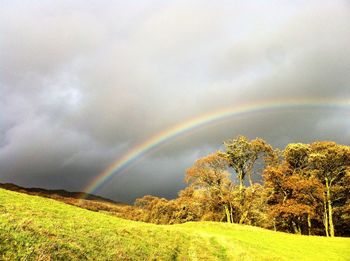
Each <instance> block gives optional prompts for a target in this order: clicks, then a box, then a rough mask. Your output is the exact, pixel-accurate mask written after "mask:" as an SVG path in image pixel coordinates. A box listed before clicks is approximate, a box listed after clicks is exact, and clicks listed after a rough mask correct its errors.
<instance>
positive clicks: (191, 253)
mask: <svg viewBox="0 0 350 261" xmlns="http://www.w3.org/2000/svg"><path fill="white" fill-rule="evenodd" d="M0 260H350V238H323V237H307V236H297V235H290V234H285V233H279V232H273V231H268V230H264V229H260V228H256V227H250V226H240V225H231V224H225V223H214V222H191V223H186V224H182V225H172V226H170V225H169V226H165V225H153V224H146V223H142V222H134V221H129V220H123V219H120V218H116V217H114V216H111V215H108V214H104V213H98V212H92V211H89V210H85V209H81V208H77V207H74V206H70V205H66V204H64V203H61V202H57V201H55V200H52V199H47V198H41V197H37V196H29V195H25V194H21V193H16V192H11V191H6V190H3V189H0Z"/></svg>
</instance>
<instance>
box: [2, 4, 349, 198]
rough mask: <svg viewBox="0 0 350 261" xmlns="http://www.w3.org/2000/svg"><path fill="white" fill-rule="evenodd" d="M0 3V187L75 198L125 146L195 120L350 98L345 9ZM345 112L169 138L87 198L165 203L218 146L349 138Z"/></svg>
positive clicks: (311, 112)
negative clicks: (289, 102)
mask: <svg viewBox="0 0 350 261" xmlns="http://www.w3.org/2000/svg"><path fill="white" fill-rule="evenodd" d="M1 5H2V8H1V11H0V17H1V18H0V33H1V35H2V38H1V42H0V70H1V75H0V110H1V111H2V112H3V113H2V114H1V118H0V175H1V176H0V179H1V180H0V182H6V181H11V182H15V183H18V184H20V185H30V186H44V187H49V188H60V187H61V188H66V189H71V190H79V189H82V188H84V187H85V186H86V184H88V183H89V181H90V180H91V179H92V178H93V177H95V176H97V175H98V174H99V173H101V172H102V171H103V170H104V169H105V168H106V167H107V166H109V165H110V164H111V163H112V162H113V161H115V160H116V159H117V158H119V157H121V156H122V155H124V154H125V153H126V152H127V151H129V150H130V149H131V148H132V147H133V146H136V145H137V144H140V143H141V142H143V141H145V140H148V139H149V138H150V137H152V136H154V135H156V134H157V133H160V132H161V131H163V130H165V129H168V128H170V127H172V126H175V125H176V124H179V123H181V122H183V121H186V120H188V119H191V118H193V117H196V116H198V115H204V114H207V113H209V112H212V111H215V110H219V109H222V108H227V107H237V108H239V107H240V106H241V105H242V104H247V103H251V104H253V103H257V102H261V101H266V100H270V101H276V102H278V101H279V102H281V101H283V100H285V99H287V98H294V99H299V98H303V99H308V98H309V99H317V98H322V99H325V100H330V101H331V100H336V99H342V100H345V99H350V89H349V84H350V75H349V73H348V72H349V71H350V51H349V48H348V46H350V29H349V28H350V19H349V18H350V7H349V4H348V3H347V1H308V2H307V3H302V2H293V3H291V2H288V1H285V2H284V1H282V2H281V1H275V2H273V1H272V2H269V3H267V4H264V5H262V4H261V3H258V2H256V3H254V4H246V3H244V2H243V1H223V2H222V3H221V4H220V5H218V4H217V3H213V2H209V1H204V2H201V4H199V3H198V2H195V1H175V2H171V3H170V2H167V3H164V2H161V1H153V2H147V3H146V2H145V3H140V4H137V5H136V4H133V3H125V2H122V1H120V2H118V1H116V2H109V1H98V2H97V1H96V2H94V1H90V2H88V3H87V2H86V1H75V2H74V3H72V2H71V1H47V2H45V3H44V2H41V3H39V2H38V3H33V2H25V3H22V2H17V1H11V2H3V3H1ZM348 118H349V111H348V109H346V108H344V109H339V110H335V109H332V110H331V109H327V108H325V109H322V110H318V109H308V110H306V109H296V110H294V111H291V110H279V111H274V112H271V113H258V114H246V115H242V116H237V117H232V118H230V119H227V120H225V121H222V122H217V123H215V124H210V125H207V126H205V127H203V128H200V129H198V130H195V131H194V132H193V133H190V132H189V133H187V134H186V135H183V136H181V137H178V138H176V139H174V140H169V141H168V142H166V143H165V144H163V145H162V146H161V147H160V148H158V149H157V150H156V151H154V152H151V153H149V154H147V155H145V156H144V157H141V158H140V160H139V161H137V162H135V163H134V164H133V165H131V167H130V169H128V170H127V171H126V172H125V174H123V175H119V174H118V175H116V176H115V177H114V178H113V179H112V180H111V182H110V183H109V184H106V185H105V186H103V187H102V188H101V189H100V190H98V191H97V193H100V194H103V195H106V196H109V197H112V198H114V199H118V200H127V201H131V200H133V199H134V198H135V197H136V196H142V195H143V194H145V193H153V194H157V195H162V196H166V197H172V196H174V195H176V193H177V191H178V189H180V188H181V187H182V186H183V182H182V179H183V175H184V171H185V169H186V168H187V167H188V166H190V165H191V164H192V163H193V162H194V160H195V159H196V158H198V157H200V156H203V155H205V154H208V153H210V152H212V151H215V150H217V149H220V148H221V146H222V142H223V141H224V140H226V139H230V138H233V137H235V136H237V135H239V134H244V135H247V136H248V137H250V138H255V137H256V136H259V137H262V138H264V139H266V140H267V141H268V142H270V143H271V144H273V145H274V146H277V147H281V148H282V147H284V146H285V144H286V143H288V142H311V141H313V140H316V139H327V140H335V141H337V142H339V143H343V144H349V141H350V136H349V135H350V126H349V124H348V123H347V122H348V121H347V120H346V119H348ZM145 177H146V178H145ZM145 180H146V181H145Z"/></svg>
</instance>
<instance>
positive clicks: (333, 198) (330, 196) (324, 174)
mask: <svg viewBox="0 0 350 261" xmlns="http://www.w3.org/2000/svg"><path fill="white" fill-rule="evenodd" d="M310 149H311V152H310V157H309V163H310V169H311V170H312V171H313V173H314V175H315V176H317V177H318V179H319V180H320V181H321V182H322V184H323V191H324V227H325V232H326V235H327V236H331V237H333V236H334V235H335V230H334V220H333V206H334V204H337V203H339V202H341V201H343V202H344V201H345V202H346V201H347V199H348V198H349V195H346V194H344V195H343V197H340V198H339V197H338V196H340V195H341V194H340V193H337V191H339V189H340V187H341V186H345V185H346V184H345V183H346V182H347V176H348V175H349V174H348V173H349V171H350V147H349V146H344V145H339V144H337V143H335V142H327V141H323V142H315V143H312V144H311V145H310ZM339 186H340V187H339Z"/></svg>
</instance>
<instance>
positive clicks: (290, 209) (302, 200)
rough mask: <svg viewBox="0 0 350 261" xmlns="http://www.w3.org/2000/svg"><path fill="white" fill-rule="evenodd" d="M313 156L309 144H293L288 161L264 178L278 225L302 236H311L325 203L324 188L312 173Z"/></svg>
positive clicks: (270, 170) (286, 159)
mask: <svg viewBox="0 0 350 261" xmlns="http://www.w3.org/2000/svg"><path fill="white" fill-rule="evenodd" d="M309 152H310V148H309V145H307V144H301V143H298V144H289V145H288V146H287V147H286V148H285V150H284V152H283V156H284V161H283V162H282V163H281V164H280V165H278V166H270V167H268V168H267V169H266V170H265V171H264V175H263V176H264V181H265V187H266V189H267V190H268V191H269V192H270V197H269V200H268V204H269V206H270V208H269V210H270V211H269V212H270V215H271V216H272V217H273V219H274V221H275V225H276V226H279V227H280V228H281V229H283V230H284V229H287V231H289V232H294V233H298V234H301V233H302V230H305V232H304V233H307V234H311V225H312V222H311V219H312V218H315V217H317V211H318V209H319V207H320V202H321V199H322V191H321V190H320V187H321V184H320V182H319V181H318V179H317V178H315V177H314V176H312V175H311V172H310V171H309V169H308V157H309ZM304 228H307V229H304Z"/></svg>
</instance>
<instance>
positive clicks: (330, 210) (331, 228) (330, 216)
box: [326, 179, 334, 237]
mask: <svg viewBox="0 0 350 261" xmlns="http://www.w3.org/2000/svg"><path fill="white" fill-rule="evenodd" d="M326 189H327V203H328V222H329V234H330V236H331V237H334V224H333V208H332V199H331V188H330V186H329V183H328V179H326Z"/></svg>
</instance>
